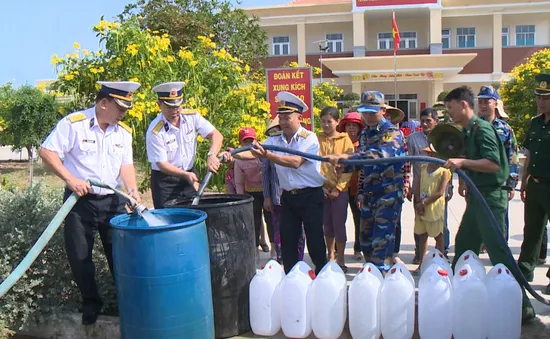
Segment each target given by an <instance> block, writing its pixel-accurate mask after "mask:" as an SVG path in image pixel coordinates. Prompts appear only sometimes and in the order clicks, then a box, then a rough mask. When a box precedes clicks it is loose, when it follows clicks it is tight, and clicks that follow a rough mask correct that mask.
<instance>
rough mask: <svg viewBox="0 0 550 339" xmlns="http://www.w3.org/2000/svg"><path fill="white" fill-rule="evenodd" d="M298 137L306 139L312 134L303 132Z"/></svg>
mask: <svg viewBox="0 0 550 339" xmlns="http://www.w3.org/2000/svg"><path fill="white" fill-rule="evenodd" d="M298 135H299V136H301V137H302V138H304V139H305V138H307V137H309V136H310V135H311V132H308V131H301V132H300V133H298Z"/></svg>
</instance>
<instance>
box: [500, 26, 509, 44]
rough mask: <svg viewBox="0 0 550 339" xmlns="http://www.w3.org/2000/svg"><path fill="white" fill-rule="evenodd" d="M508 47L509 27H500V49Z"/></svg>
mask: <svg viewBox="0 0 550 339" xmlns="http://www.w3.org/2000/svg"><path fill="white" fill-rule="evenodd" d="M508 45H510V27H502V47H506V46H508Z"/></svg>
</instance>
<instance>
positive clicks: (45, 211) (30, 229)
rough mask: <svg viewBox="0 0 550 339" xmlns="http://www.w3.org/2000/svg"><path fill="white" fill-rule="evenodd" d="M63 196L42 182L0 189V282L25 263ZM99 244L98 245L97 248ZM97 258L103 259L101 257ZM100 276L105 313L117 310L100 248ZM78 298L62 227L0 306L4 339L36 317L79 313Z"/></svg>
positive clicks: (98, 270) (0, 334)
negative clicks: (23, 187)
mask: <svg viewBox="0 0 550 339" xmlns="http://www.w3.org/2000/svg"><path fill="white" fill-rule="evenodd" d="M62 197H63V191H62V190H61V189H51V188H46V187H44V186H42V185H41V184H40V183H39V184H37V185H35V186H33V187H29V188H27V189H25V190H21V191H15V192H14V193H6V191H4V192H3V193H2V189H0V234H2V237H1V238H0V281H2V280H4V279H6V278H7V277H8V275H9V274H10V273H11V272H12V271H13V270H14V269H15V268H16V267H17V265H18V264H19V263H20V262H21V261H22V260H23V258H24V257H25V255H27V253H28V251H29V250H30V249H31V247H32V246H33V245H34V244H35V242H36V241H37V240H38V238H39V237H40V235H41V234H42V232H43V231H44V230H45V229H46V227H47V226H48V224H49V223H50V221H51V220H52V219H53V218H54V216H55V214H56V213H57V211H58V210H59V209H60V207H61V206H62ZM98 244H99V246H100V247H101V244H100V241H99V240H97V241H96V246H97V245H98ZM98 254H99V255H98ZM94 261H95V263H96V277H97V280H98V287H99V289H100V293H101V294H102V296H103V299H104V303H105V307H106V308H105V310H107V311H111V312H112V311H113V310H114V308H115V293H114V283H113V281H112V277H111V274H110V273H109V268H108V265H107V261H106V259H105V257H104V256H103V253H102V250H101V248H97V247H96V248H95V249H94ZM79 306H80V293H79V291H78V289H77V287H76V285H75V284H74V283H73V281H72V274H71V270H70V267H69V263H68V261H67V259H66V254H65V249H64V240H63V227H60V228H59V229H58V231H57V232H56V234H55V235H54V236H53V237H52V239H51V240H50V242H49V243H48V245H47V246H46V247H45V248H44V250H43V251H42V253H41V254H40V255H39V257H38V258H37V259H36V261H35V262H34V263H33V264H32V266H31V268H30V269H29V270H28V271H27V272H26V274H25V275H24V276H23V277H22V278H21V279H20V280H19V281H18V282H17V283H16V284H15V285H14V286H13V288H12V289H11V290H10V291H8V293H6V294H5V295H4V296H3V298H2V302H1V303H0V338H6V337H7V336H8V334H7V330H9V329H11V330H19V329H20V328H21V327H22V326H23V325H24V324H25V323H26V322H27V321H29V320H32V319H33V317H34V316H37V315H40V316H55V315H56V314H61V313H66V312H76V311H77V309H78V307H79Z"/></svg>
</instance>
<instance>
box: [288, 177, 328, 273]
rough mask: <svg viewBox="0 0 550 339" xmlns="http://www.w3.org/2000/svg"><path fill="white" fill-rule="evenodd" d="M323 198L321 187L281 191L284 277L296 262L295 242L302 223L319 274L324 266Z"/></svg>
mask: <svg viewBox="0 0 550 339" xmlns="http://www.w3.org/2000/svg"><path fill="white" fill-rule="evenodd" d="M323 209H324V194H323V189H322V187H315V188H309V187H308V188H303V189H299V190H292V191H283V194H282V195H281V222H280V232H281V251H282V257H283V265H284V268H285V273H288V272H290V270H291V269H292V268H293V267H294V265H296V263H297V262H298V242H299V240H300V237H301V236H302V223H303V225H304V230H305V233H306V239H307V240H306V241H307V249H308V252H309V256H310V257H311V260H312V261H313V264H314V265H315V273H316V274H318V273H319V272H320V271H321V269H323V267H324V266H325V264H326V263H327V248H326V245H325V235H324V231H323Z"/></svg>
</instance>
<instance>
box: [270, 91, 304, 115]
mask: <svg viewBox="0 0 550 339" xmlns="http://www.w3.org/2000/svg"><path fill="white" fill-rule="evenodd" d="M277 100H278V101H279V103H278V104H279V106H278V107H277V113H278V114H285V113H300V114H302V113H304V112H306V111H307V110H308V109H309V107H307V105H306V103H305V102H304V101H303V100H302V99H300V98H298V97H297V96H296V95H294V94H292V93H290V92H279V93H277Z"/></svg>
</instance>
